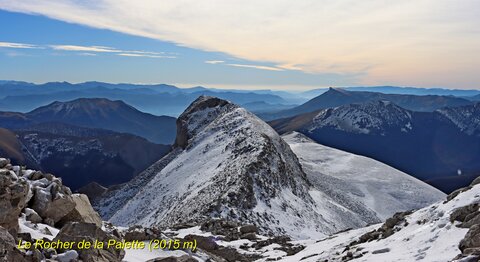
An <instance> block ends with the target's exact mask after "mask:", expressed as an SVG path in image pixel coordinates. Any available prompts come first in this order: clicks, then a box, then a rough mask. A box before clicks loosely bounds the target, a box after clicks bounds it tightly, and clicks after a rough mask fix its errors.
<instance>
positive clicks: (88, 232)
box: [53, 222, 125, 262]
mask: <svg viewBox="0 0 480 262" xmlns="http://www.w3.org/2000/svg"><path fill="white" fill-rule="evenodd" d="M110 239H115V240H117V241H120V239H119V238H117V237H115V236H114V235H109V234H107V233H106V232H104V231H103V230H102V229H101V228H99V227H98V226H97V225H95V224H93V223H83V222H71V223H68V224H66V225H65V226H64V227H62V229H61V230H60V232H59V233H58V235H57V236H56V237H55V239H54V240H53V241H57V240H60V241H63V242H66V241H72V242H75V243H79V242H81V241H82V240H85V241H89V242H91V243H94V242H95V241H99V242H104V248H103V249H98V248H91V249H79V248H78V247H75V248H74V249H75V250H76V251H77V252H78V255H79V258H80V259H81V260H83V261H84V262H114V261H118V262H120V261H122V259H123V257H124V256H125V251H124V250H123V249H116V248H114V247H110V248H108V247H107V243H108V240H110Z"/></svg>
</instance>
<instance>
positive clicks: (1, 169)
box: [0, 158, 30, 234]
mask: <svg viewBox="0 0 480 262" xmlns="http://www.w3.org/2000/svg"><path fill="white" fill-rule="evenodd" d="M29 188H30V187H29V184H28V183H27V181H26V180H25V179H24V178H19V177H18V176H17V174H15V172H14V171H13V168H12V166H11V165H10V161H8V160H7V159H5V158H0V226H1V227H3V228H5V229H7V230H8V231H10V232H12V233H13V234H15V233H16V231H17V229H18V216H19V215H20V212H21V211H22V209H23V208H24V207H25V206H26V204H27V201H28V192H29Z"/></svg>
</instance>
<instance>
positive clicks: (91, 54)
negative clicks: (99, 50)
mask: <svg viewBox="0 0 480 262" xmlns="http://www.w3.org/2000/svg"><path fill="white" fill-rule="evenodd" d="M79 55H82V56H97V54H95V53H80V54H79Z"/></svg>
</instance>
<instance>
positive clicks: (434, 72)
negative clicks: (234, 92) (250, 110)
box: [0, 0, 480, 90]
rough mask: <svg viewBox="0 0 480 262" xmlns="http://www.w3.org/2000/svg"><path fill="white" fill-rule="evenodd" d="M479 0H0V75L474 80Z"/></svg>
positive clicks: (226, 83) (304, 84)
mask: <svg viewBox="0 0 480 262" xmlns="http://www.w3.org/2000/svg"><path fill="white" fill-rule="evenodd" d="M478 25H480V1H478V0H456V1H452V0H403V1H387V0H362V1H358V0H298V1H290V0H255V1H254V0H229V1H225V0H203V1H193V0H162V1H155V0H136V1H130V0H81V1H80V0H22V1H18V0H0V79H4V80H7V79H8V80H22V81H29V82H36V83H43V82H48V81H69V82H74V83H76V82H83V81H91V80H95V81H105V82H113V83H119V82H128V83H167V84H175V85H179V86H185V87H187V86H197V85H202V86H208V87H219V88H244V89H258V88H270V89H289V90H300V89H311V88H319V87H327V86H373V85H396V86H417V87H444V88H459V89H480V74H478V68H480V26H478Z"/></svg>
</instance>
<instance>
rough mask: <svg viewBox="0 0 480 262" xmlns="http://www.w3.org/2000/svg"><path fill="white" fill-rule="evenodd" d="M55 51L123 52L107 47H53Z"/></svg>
mask: <svg viewBox="0 0 480 262" xmlns="http://www.w3.org/2000/svg"><path fill="white" fill-rule="evenodd" d="M50 47H51V48H52V49H54V50H62V51H77V52H99V53H118V52H122V51H120V50H117V49H115V48H111V47H106V46H80V45H51V46H50Z"/></svg>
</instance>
